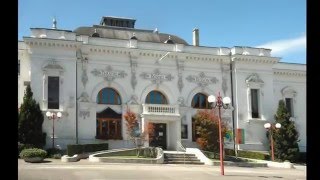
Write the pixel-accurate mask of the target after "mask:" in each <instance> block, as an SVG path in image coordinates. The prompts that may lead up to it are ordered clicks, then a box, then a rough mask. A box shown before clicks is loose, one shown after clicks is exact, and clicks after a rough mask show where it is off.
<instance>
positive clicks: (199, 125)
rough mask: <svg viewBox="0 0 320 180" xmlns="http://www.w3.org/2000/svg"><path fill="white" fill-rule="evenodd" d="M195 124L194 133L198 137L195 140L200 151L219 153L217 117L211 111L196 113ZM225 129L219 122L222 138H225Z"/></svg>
mask: <svg viewBox="0 0 320 180" xmlns="http://www.w3.org/2000/svg"><path fill="white" fill-rule="evenodd" d="M194 119H195V124H196V133H197V134H199V137H198V138H197V139H196V142H197V144H198V145H199V146H200V149H202V150H205V151H211V152H219V117H218V116H217V115H216V114H215V113H214V111H213V110H210V111H209V110H201V111H198V112H197V114H196V115H195V117H194ZM226 132H227V127H226V124H225V123H224V122H222V121H221V134H222V138H223V137H225V135H226Z"/></svg>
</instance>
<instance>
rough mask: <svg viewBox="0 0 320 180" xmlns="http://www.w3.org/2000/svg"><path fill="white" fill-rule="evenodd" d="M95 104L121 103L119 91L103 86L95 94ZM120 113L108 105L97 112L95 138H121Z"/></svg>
mask: <svg viewBox="0 0 320 180" xmlns="http://www.w3.org/2000/svg"><path fill="white" fill-rule="evenodd" d="M97 104H105V105H121V98H120V95H119V93H118V92H117V91H116V90H114V89H113V88H103V89H102V90H100V91H99V93H98V95H97ZM121 119H122V114H121V113H120V114H119V113H117V112H115V111H114V110H113V109H112V108H110V107H108V108H106V109H105V110H103V111H102V112H99V113H97V121H96V127H97V129H96V139H104V140H109V139H118V140H120V139H122V131H121V129H122V128H121V124H122V122H121Z"/></svg>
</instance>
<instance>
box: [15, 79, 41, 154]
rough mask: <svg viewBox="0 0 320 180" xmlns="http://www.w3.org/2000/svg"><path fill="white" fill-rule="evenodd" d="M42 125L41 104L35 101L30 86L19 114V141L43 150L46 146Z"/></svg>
mask: <svg viewBox="0 0 320 180" xmlns="http://www.w3.org/2000/svg"><path fill="white" fill-rule="evenodd" d="M42 123H43V114H42V112H41V110H40V106H39V104H38V103H37V102H36V101H35V100H34V99H33V93H32V91H31V88H30V85H28V86H27V88H26V92H25V95H24V97H23V103H22V104H21V106H20V108H19V113H18V141H19V142H20V143H23V144H31V145H33V146H34V147H38V148H42V147H43V146H44V145H45V144H46V139H45V138H46V134H45V133H43V132H42Z"/></svg>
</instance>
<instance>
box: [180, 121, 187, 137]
mask: <svg viewBox="0 0 320 180" xmlns="http://www.w3.org/2000/svg"><path fill="white" fill-rule="evenodd" d="M182 127H184V128H182ZM183 129H185V132H183V131H182V130H183ZM184 135H186V136H184ZM181 139H188V124H181Z"/></svg>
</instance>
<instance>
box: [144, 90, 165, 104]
mask: <svg viewBox="0 0 320 180" xmlns="http://www.w3.org/2000/svg"><path fill="white" fill-rule="evenodd" d="M146 103H147V104H167V99H166V98H165V96H164V95H163V94H162V93H161V92H158V91H151V92H150V93H149V94H148V96H147V98H146Z"/></svg>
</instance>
